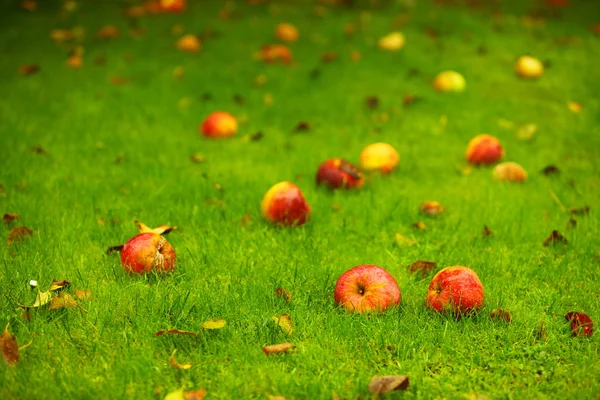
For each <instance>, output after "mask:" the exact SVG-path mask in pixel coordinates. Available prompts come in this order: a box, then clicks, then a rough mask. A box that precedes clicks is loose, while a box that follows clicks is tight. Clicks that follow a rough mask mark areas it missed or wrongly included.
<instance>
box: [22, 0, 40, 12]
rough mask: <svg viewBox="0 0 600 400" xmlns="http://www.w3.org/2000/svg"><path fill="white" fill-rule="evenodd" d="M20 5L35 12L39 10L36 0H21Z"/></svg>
mask: <svg viewBox="0 0 600 400" xmlns="http://www.w3.org/2000/svg"><path fill="white" fill-rule="evenodd" d="M20 5H21V8H22V9H23V10H25V11H29V12H34V11H35V10H37V2H36V1H34V0H23V1H21V3H20Z"/></svg>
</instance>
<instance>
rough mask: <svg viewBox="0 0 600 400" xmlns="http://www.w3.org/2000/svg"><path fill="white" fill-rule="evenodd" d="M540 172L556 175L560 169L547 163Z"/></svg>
mask: <svg viewBox="0 0 600 400" xmlns="http://www.w3.org/2000/svg"><path fill="white" fill-rule="evenodd" d="M542 174H544V175H546V176H550V175H557V174H560V169H558V167H557V166H556V165H554V164H552V165H548V166H546V167H544V169H542Z"/></svg>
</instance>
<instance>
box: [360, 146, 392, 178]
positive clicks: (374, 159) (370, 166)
mask: <svg viewBox="0 0 600 400" xmlns="http://www.w3.org/2000/svg"><path fill="white" fill-rule="evenodd" d="M399 161H400V156H399V155H398V152H397V151H396V149H394V148H393V147H392V146H391V145H389V144H387V143H373V144H370V145H368V146H367V147H365V148H364V149H363V151H362V152H361V153H360V165H361V167H362V168H363V170H365V171H373V170H379V171H381V172H383V173H388V172H390V171H391V170H393V169H394V168H396V166H397V165H398V162H399Z"/></svg>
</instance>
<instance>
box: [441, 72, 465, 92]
mask: <svg viewBox="0 0 600 400" xmlns="http://www.w3.org/2000/svg"><path fill="white" fill-rule="evenodd" d="M466 85H467V83H466V82H465V78H464V77H463V76H462V75H461V74H459V73H458V72H456V71H444V72H440V73H439V74H438V75H437V76H436V77H435V79H434V81H433V88H434V89H435V90H437V91H438V92H462V91H463V90H465V87H466Z"/></svg>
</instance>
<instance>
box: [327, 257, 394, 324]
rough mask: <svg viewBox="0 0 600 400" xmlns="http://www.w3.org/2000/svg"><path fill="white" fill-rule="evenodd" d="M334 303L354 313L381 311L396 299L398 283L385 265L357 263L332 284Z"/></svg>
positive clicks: (392, 304)
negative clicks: (333, 286) (333, 287)
mask: <svg viewBox="0 0 600 400" xmlns="http://www.w3.org/2000/svg"><path fill="white" fill-rule="evenodd" d="M334 298H335V303H336V304H337V305H339V306H342V307H344V308H345V309H346V310H348V311H351V312H357V313H365V312H381V311H385V310H386V309H388V308H389V307H390V306H395V305H397V304H398V303H400V298H401V294H400V287H399V286H398V283H397V282H396V279H394V277H393V276H392V275H390V274H389V273H388V272H387V271H386V270H385V269H383V268H381V267H379V266H377V265H372V264H364V265H358V266H356V267H354V268H352V269H349V270H348V271H346V272H344V273H343V274H342V275H341V276H340V277H339V278H338V280H337V283H336V284H335V292H334Z"/></svg>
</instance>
